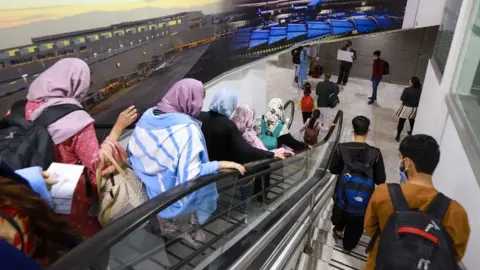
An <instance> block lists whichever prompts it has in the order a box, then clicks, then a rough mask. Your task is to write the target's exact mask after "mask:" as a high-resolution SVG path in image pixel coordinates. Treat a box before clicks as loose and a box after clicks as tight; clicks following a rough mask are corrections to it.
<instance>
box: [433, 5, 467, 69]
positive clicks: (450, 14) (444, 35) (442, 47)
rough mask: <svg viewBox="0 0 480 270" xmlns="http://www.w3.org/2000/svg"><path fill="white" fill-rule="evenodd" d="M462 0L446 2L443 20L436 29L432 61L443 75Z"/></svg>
mask: <svg viewBox="0 0 480 270" xmlns="http://www.w3.org/2000/svg"><path fill="white" fill-rule="evenodd" d="M462 2H463V0H447V1H446V3H445V9H444V11H443V18H442V21H441V23H440V28H439V29H438V34H437V41H436V43H435V48H434V51H433V59H434V60H435V62H436V63H437V66H438V68H439V69H440V72H441V73H442V74H443V71H444V70H445V65H446V63H447V58H448V52H449V51H450V46H451V45H452V40H453V33H454V32H455V26H456V25H457V20H458V15H459V13H460V8H461V6H462Z"/></svg>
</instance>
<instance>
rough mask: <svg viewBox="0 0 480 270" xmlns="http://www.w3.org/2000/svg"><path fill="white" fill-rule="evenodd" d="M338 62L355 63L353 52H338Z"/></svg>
mask: <svg viewBox="0 0 480 270" xmlns="http://www.w3.org/2000/svg"><path fill="white" fill-rule="evenodd" d="M337 60H341V61H345V62H353V52H349V51H344V50H338V52H337Z"/></svg>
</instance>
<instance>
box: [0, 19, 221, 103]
mask: <svg viewBox="0 0 480 270" xmlns="http://www.w3.org/2000/svg"><path fill="white" fill-rule="evenodd" d="M214 36H215V32H214V27H213V24H212V17H211V16H208V15H207V16H206V15H204V14H203V13H202V12H200V11H194V12H184V13H178V14H174V15H170V16H164V17H158V18H152V19H147V20H141V21H134V22H124V23H120V24H116V25H111V26H108V27H101V28H95V29H89V30H82V31H76V32H70V33H63V34H56V35H50V36H43V37H35V38H32V44H29V45H25V46H20V47H17V48H9V49H3V50H0V92H8V91H14V90H15V88H20V87H25V83H24V80H21V79H22V78H25V77H29V78H30V77H32V76H34V75H36V74H39V73H41V72H42V71H43V70H45V69H47V68H48V67H50V66H51V65H53V64H54V63H55V62H56V61H58V60H59V59H61V58H65V57H78V58H80V59H83V60H85V61H86V62H87V63H89V64H90V65H91V69H92V76H93V77H92V81H93V83H94V84H95V83H96V84H97V85H100V84H103V82H102V81H105V80H107V79H108V78H110V77H114V76H118V75H120V74H122V73H126V72H132V71H133V70H135V66H136V65H137V64H138V63H141V62H145V61H148V60H151V59H152V57H154V56H158V55H161V54H164V53H166V52H168V51H170V50H174V49H176V48H179V47H181V46H184V45H188V44H190V43H193V42H199V41H200V42H201V41H204V40H206V39H208V38H212V37H214ZM117 63H118V64H117ZM98 70H102V72H97V71H98ZM104 71H105V72H104ZM6 88H12V89H6ZM0 95H1V94H0Z"/></svg>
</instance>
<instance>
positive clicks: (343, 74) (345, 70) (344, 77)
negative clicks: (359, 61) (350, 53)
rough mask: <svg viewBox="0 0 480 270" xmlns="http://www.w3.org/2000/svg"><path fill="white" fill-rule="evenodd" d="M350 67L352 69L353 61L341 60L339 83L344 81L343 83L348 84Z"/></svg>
mask: <svg viewBox="0 0 480 270" xmlns="http://www.w3.org/2000/svg"><path fill="white" fill-rule="evenodd" d="M350 69H352V63H350V62H345V61H341V62H340V73H339V74H338V80H337V84H340V83H342V82H343V84H347V82H348V76H349V75H350Z"/></svg>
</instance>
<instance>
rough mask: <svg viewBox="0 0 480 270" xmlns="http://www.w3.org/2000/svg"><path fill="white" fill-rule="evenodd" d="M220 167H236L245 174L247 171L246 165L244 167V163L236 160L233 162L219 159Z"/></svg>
mask: <svg viewBox="0 0 480 270" xmlns="http://www.w3.org/2000/svg"><path fill="white" fill-rule="evenodd" d="M218 169H219V170H224V169H234V170H237V171H238V172H239V173H240V174H241V175H244V174H245V172H246V171H247V170H246V169H245V167H243V166H242V165H240V164H238V163H235V162H231V161H219V162H218Z"/></svg>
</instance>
